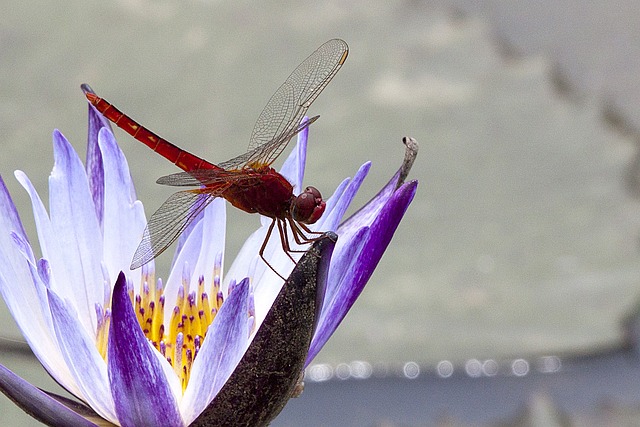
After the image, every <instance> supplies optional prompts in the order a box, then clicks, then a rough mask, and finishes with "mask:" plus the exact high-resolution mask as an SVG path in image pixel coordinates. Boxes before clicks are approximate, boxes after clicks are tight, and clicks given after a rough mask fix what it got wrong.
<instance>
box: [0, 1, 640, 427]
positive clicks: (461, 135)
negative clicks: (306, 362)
mask: <svg viewBox="0 0 640 427" xmlns="http://www.w3.org/2000/svg"><path fill="white" fill-rule="evenodd" d="M532 3H533V4H532ZM0 4H1V5H2V18H1V19H0V147H1V152H2V155H1V156H0V174H1V175H2V177H3V178H4V180H5V181H6V183H7V185H8V187H9V190H10V191H11V194H12V196H13V198H14V201H15V202H16V204H17V205H18V209H19V212H20V214H21V217H22V220H23V222H24V224H25V227H26V228H27V230H28V232H29V233H31V236H33V241H36V239H35V228H34V226H33V218H32V215H31V209H30V203H29V201H28V198H27V196H26V193H25V192H24V190H23V189H22V188H21V187H20V186H19V185H18V183H17V182H16V181H15V179H14V178H13V171H14V170H16V169H20V170H23V171H25V172H26V173H27V175H28V176H29V177H30V178H31V180H32V181H33V183H34V185H35V186H36V188H38V190H39V191H40V194H41V196H42V197H43V198H44V199H46V198H47V179H48V175H49V173H50V171H51V168H52V166H53V158H52V148H51V147H52V145H51V132H52V131H53V129H55V128H57V129H60V130H61V131H62V133H63V134H65V136H66V137H67V138H68V139H69V140H70V141H71V143H72V144H73V145H74V147H75V148H76V150H77V151H78V152H79V153H80V154H81V156H82V157H84V152H85V143H86V120H87V119H86V109H87V106H86V102H85V100H84V97H83V94H82V92H81V91H80V89H79V86H80V84H81V83H84V82H86V83H89V84H91V85H92V87H93V88H94V89H95V90H96V92H97V93H98V94H99V95H100V96H103V97H105V98H106V99H108V100H109V101H111V102H113V103H114V104H116V105H117V106H118V107H119V108H120V109H121V110H123V111H125V112H127V113H128V114H130V115H131V116H132V117H134V118H135V119H136V120H138V121H139V122H141V123H142V124H144V125H146V126H148V127H149V128H150V129H152V130H154V131H155V132H157V133H159V134H160V135H162V136H164V137H165V138H167V139H169V140H170V141H172V142H174V143H176V144H177V145H179V146H181V147H183V148H185V149H187V150H189V151H191V152H193V153H195V154H198V155H200V156H202V157H204V158H206V159H208V160H210V161H212V162H214V163H216V162H221V161H224V160H227V159H229V158H231V157H233V156H235V155H237V154H240V153H242V152H244V151H245V150H246V146H247V143H248V140H249V135H250V133H251V130H252V128H253V124H254V122H255V120H256V118H257V117H258V114H259V113H260V111H261V110H262V107H263V106H264V105H265V104H266V102H267V100H268V99H269V97H270V96H271V95H272V93H273V92H274V91H275V90H276V89H277V88H278V86H279V85H280V84H281V83H282V82H283V81H284V80H285V79H286V77H287V76H288V75H289V73H290V72H291V71H292V70H293V69H294V68H295V66H297V65H298V64H299V63H300V62H301V61H302V60H303V59H304V58H306V57H307V56H308V55H309V54H310V53H311V52H312V51H313V50H314V49H316V48H317V47H318V46H319V45H320V44H322V43H323V42H324V41H326V40H328V39H331V38H335V37H339V38H342V39H344V40H346V41H347V42H348V43H349V46H350V54H349V58H348V60H347V62H346V64H345V66H344V67H343V69H342V70H341V71H340V73H339V74H338V75H337V76H336V78H335V79H334V80H333V81H332V83H331V84H330V85H329V87H328V88H327V89H326V90H325V92H324V93H323V94H322V96H320V98H319V99H318V100H317V101H316V102H315V103H314V105H313V106H312V108H311V109H310V110H309V113H310V114H311V115H315V114H320V115H321V118H320V120H318V121H317V122H316V123H315V124H314V125H313V126H312V127H311V132H310V137H309V157H308V164H307V172H306V176H305V181H306V183H308V184H312V185H314V186H316V187H318V188H319V189H320V190H321V191H322V193H323V194H324V195H327V196H328V195H329V194H331V192H332V191H333V189H334V188H335V187H336V186H337V185H338V183H339V182H341V181H342V180H343V179H344V178H345V177H348V176H353V174H354V173H355V171H356V170H357V168H358V167H359V166H360V165H361V164H362V163H364V162H365V161H368V160H371V161H372V162H373V167H372V169H371V172H370V174H369V176H368V178H367V180H366V182H365V186H364V187H363V189H362V190H361V191H360V193H359V196H358V198H357V199H356V201H355V206H360V205H362V204H363V203H365V202H366V201H367V200H368V199H369V198H370V197H371V196H373V195H374V194H375V193H376V192H377V190H378V189H379V188H380V187H381V186H382V185H384V183H386V182H387V180H388V179H389V177H390V176H391V175H392V174H393V173H394V172H395V171H396V170H397V168H398V167H399V165H400V163H401V161H402V156H403V149H404V147H403V146H402V144H401V139H402V137H403V136H412V137H414V138H416V139H417V140H418V142H419V143H420V144H421V151H420V154H419V156H418V159H417V161H416V163H415V165H414V169H413V170H412V171H411V175H410V178H413V179H418V180H419V181H420V185H419V187H418V193H417V194H416V197H415V200H414V202H413V204H412V205H411V206H410V208H409V210H408V212H407V215H406V217H405V219H404V221H403V222H402V223H401V224H400V227H399V229H398V231H397V233H396V235H395V237H394V240H393V241H392V243H391V245H390V247H389V249H388V250H387V253H386V254H385V256H384V258H383V259H382V261H381V263H380V265H379V267H378V269H377V271H376V273H375V274H374V276H373V277H372V279H371V281H370V282H369V284H368V286H367V288H366V289H365V291H364V292H363V294H362V296H361V297H360V299H359V300H358V302H357V303H356V305H355V306H354V308H353V309H352V310H351V312H350V314H349V315H348V316H347V317H346V319H345V320H344V322H343V323H342V325H341V326H340V328H339V329H338V331H337V332H336V334H335V335H334V336H333V338H332V339H331V340H330V341H329V343H328V345H327V346H326V347H325V349H324V350H323V352H322V353H321V354H320V355H319V356H318V357H317V359H316V360H315V362H316V365H315V366H314V367H313V368H312V369H311V370H310V371H309V372H308V375H307V387H306V390H305V393H304V394H303V395H302V397H300V398H299V399H295V400H293V401H291V402H290V404H289V405H288V406H287V407H286V408H285V410H284V412H283V414H282V415H281V416H280V417H279V418H278V419H277V420H276V421H275V422H274V423H273V425H274V426H290V425H291V426H294V425H309V426H314V425H317V426H334V425H336V426H337V425H354V426H361V425H371V426H425V425H531V422H534V421H535V420H537V421H535V422H538V424H536V425H601V424H599V423H612V422H613V424H611V425H622V424H621V423H623V422H624V423H627V425H636V424H635V423H636V422H640V421H639V420H640V411H639V410H638V407H637V405H638V404H639V403H640V370H639V369H638V366H637V363H638V361H637V360H636V358H635V352H634V347H633V343H634V335H633V334H632V332H633V330H634V323H633V322H634V320H635V318H634V317H633V310H634V307H635V305H636V302H637V299H638V296H639V295H640V263H639V261H640V253H639V251H638V249H639V240H638V239H639V237H640V236H639V231H640V205H639V203H638V195H640V187H639V186H638V183H639V182H640V170H639V167H640V157H639V156H638V151H637V148H638V141H639V136H640V133H639V132H638V130H637V129H639V128H640V118H638V117H639V116H638V115H637V111H640V108H639V107H640V79H638V77H637V75H638V70H639V69H640V19H639V17H640V2H639V1H633V0H626V1H625V0H619V1H613V2H610V1H607V2H606V1H603V0H599V1H595V2H586V1H564V2H556V1H543V2H508V1H499V0H487V1H471V0H469V1H464V0H457V1H456V0H437V1H430V2H426V1H425V2H421V1H409V0H407V1H394V2H389V1H381V0H373V1H351V2H340V1H333V2H332V1H329V2H323V1H307V0H304V1H299V2H290V3H289V2H261V3H253V2H238V1H223V0H220V1H206V0H200V1H180V2H179V1H175V0H158V1H150V0H131V1H126V0H119V1H112V2H87V1H79V0H70V1H66V2H51V1H43V0H37V1H31V2H19V1H12V0H4V1H1V2H0ZM116 136H117V137H118V139H119V142H120V145H121V147H122V149H123V151H124V152H125V154H126V156H127V159H128V161H129V165H130V168H131V172H132V175H133V178H134V182H135V183H136V188H137V191H138V195H139V197H140V199H141V200H142V201H143V203H144V204H145V207H146V210H147V213H150V212H152V211H153V210H155V209H156V208H157V207H158V206H159V205H160V204H161V203H162V202H163V201H164V200H165V199H166V197H168V196H169V195H170V194H171V189H170V188H163V187H161V186H158V185H156V184H155V180H156V178H157V177H159V176H162V175H167V174H169V173H172V172H175V169H174V167H173V166H172V165H170V164H168V162H166V161H165V160H163V159H162V158H160V157H159V156H155V155H152V154H151V153H150V152H149V151H148V149H147V148H146V147H143V146H142V145H141V144H139V143H138V142H136V141H134V140H133V139H132V138H130V137H128V136H126V135H125V134H124V133H122V132H120V131H119V130H118V131H117V133H116ZM228 216H229V226H228V237H227V239H228V249H227V253H228V258H227V259H228V260H231V259H233V257H234V255H235V253H236V252H237V250H238V249H239V247H240V245H241V243H242V242H243V241H244V239H245V238H246V237H247V236H248V235H249V234H250V233H251V231H252V230H253V229H254V228H255V227H256V226H257V224H258V218H255V217H253V216H250V215H246V214H244V213H242V212H240V211H236V210H232V211H229V215H228ZM169 262H170V255H167V256H164V257H161V258H160V261H159V265H158V268H157V270H158V271H159V275H160V276H162V277H166V272H167V271H168V270H167V269H168V264H169ZM623 319H627V323H626V324H625V325H626V329H623V328H621V325H622V324H623V322H622V321H623ZM0 322H1V325H2V328H1V332H0V335H1V336H2V339H0V363H2V364H4V365H6V366H8V367H9V368H10V369H12V370H14V371H15V372H16V373H18V374H20V375H22V376H24V377H26V378H27V379H29V380H30V381H32V382H34V383H36V384H37V385H38V386H40V387H42V388H45V389H47V390H53V391H57V392H60V389H59V387H57V386H56V385H55V384H54V383H53V382H52V381H51V380H50V379H49V377H48V376H47V374H46V373H45V372H44V370H43V369H42V368H41V367H40V365H39V364H38V362H37V361H36V360H35V359H34V358H33V357H32V356H31V354H30V352H29V351H28V348H25V346H24V345H23V344H22V343H21V342H22V338H21V334H20V332H19V331H18V330H17V327H16V326H15V324H14V323H13V321H12V320H11V317H10V315H9V314H8V312H7V310H6V309H5V307H4V306H2V308H1V309H0ZM625 331H626V332H625ZM531 420H534V421H531ZM612 420H613V421H612ZM0 422H2V423H3V424H7V425H8V424H9V423H11V425H16V426H17V425H31V424H32V421H31V419H30V418H29V417H28V416H26V415H25V414H23V413H22V412H21V411H20V410H19V409H17V408H16V407H14V406H13V405H12V404H11V403H10V401H9V400H8V399H5V398H0ZM617 422H619V423H618V424H616V423H617ZM527 423H529V424H527Z"/></svg>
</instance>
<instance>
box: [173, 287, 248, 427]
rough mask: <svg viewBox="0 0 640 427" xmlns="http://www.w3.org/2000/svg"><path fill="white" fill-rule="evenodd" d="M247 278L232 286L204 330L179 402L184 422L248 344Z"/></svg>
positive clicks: (206, 402) (224, 377) (228, 373)
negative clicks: (187, 384) (187, 382)
mask: <svg viewBox="0 0 640 427" xmlns="http://www.w3.org/2000/svg"><path fill="white" fill-rule="evenodd" d="M248 296H249V280H248V279H244V280H243V281H242V282H240V283H239V284H237V285H236V287H235V288H234V290H233V292H232V293H231V294H230V295H229V296H228V297H227V299H226V300H225V301H224V304H222V307H221V308H220V312H219V313H218V314H217V315H216V318H215V320H214V321H213V323H212V325H211V326H210V327H209V330H208V331H207V337H206V339H205V340H204V343H203V345H202V348H201V349H200V352H199V353H198V357H197V358H196V360H195V362H194V364H193V369H192V370H191V380H190V382H189V386H188V387H187V390H186V391H185V393H184V397H183V398H182V401H181V402H180V407H181V409H182V410H181V412H182V414H183V417H184V420H185V423H186V424H189V423H191V422H192V421H193V420H195V419H196V418H197V417H198V415H200V413H201V412H202V411H203V410H204V409H205V408H206V407H207V406H208V405H209V404H210V403H211V401H212V400H213V398H214V397H215V396H216V394H218V392H219V391H220V389H221V388H222V386H223V385H224V384H225V383H226V382H227V380H228V379H229V377H230V376H231V373H232V372H233V371H234V369H235V368H236V366H238V362H240V359H241V358H242V356H243V355H244V353H245V351H246V350H247V347H248V346H249V339H248V337H249V334H248V318H247V313H248V304H247V298H248Z"/></svg>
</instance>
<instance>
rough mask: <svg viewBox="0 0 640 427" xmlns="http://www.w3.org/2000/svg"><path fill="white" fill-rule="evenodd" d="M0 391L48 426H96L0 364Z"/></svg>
mask: <svg viewBox="0 0 640 427" xmlns="http://www.w3.org/2000/svg"><path fill="white" fill-rule="evenodd" d="M0 391H2V392H3V393H4V394H5V395H6V396H7V397H8V398H9V399H11V400H12V401H13V402H14V403H15V404H16V405H18V406H19V407H20V408H21V409H22V410H23V411H25V412H26V413H27V414H29V415H31V416H32V417H33V418H35V419H36V420H38V421H40V422H41V423H43V424H46V425H50V426H85V427H96V424H93V423H92V422H90V421H88V420H87V419H85V418H83V417H82V416H80V415H78V414H77V413H75V412H73V411H72V410H71V409H69V408H68V407H66V406H65V405H63V404H62V403H60V402H58V401H57V400H55V399H53V398H52V397H49V396H48V395H47V394H46V393H45V392H43V391H42V390H40V389H39V388H37V387H34V386H33V385H31V384H29V383H28V382H27V381H25V380H24V379H22V378H20V377H19V376H17V375H16V374H14V373H13V372H11V371H10V370H9V369H7V368H5V367H4V366H2V365H0Z"/></svg>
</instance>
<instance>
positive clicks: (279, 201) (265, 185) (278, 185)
mask: <svg viewBox="0 0 640 427" xmlns="http://www.w3.org/2000/svg"><path fill="white" fill-rule="evenodd" d="M348 53H349V47H348V46H347V43H346V42H344V41H343V40H339V39H333V40H329V41H328V42H326V43H324V44H323V45H322V46H320V47H319V48H318V49H317V50H316V51H315V52H313V53H312V54H311V55H310V56H309V57H308V58H307V59H305V60H304V61H303V62H302V63H301V64H300V65H298V67H297V68H296V69H295V70H293V72H292V73H291V75H290V76H289V77H288V78H287V80H285V82H284V83H283V84H282V86H280V87H279V88H278V90H277V91H276V93H275V94H274V95H273V96H272V97H271V99H270V100H269V102H268V103H267V105H266V106H265V107H264V109H263V110H262V113H260V116H259V117H258V121H257V122H256V124H255V126H254V128H253V132H252V134H251V139H250V140H249V149H248V151H247V152H246V153H244V154H241V155H239V156H237V157H235V158H233V159H231V160H228V161H226V162H224V163H219V164H217V165H214V164H212V163H209V162H208V161H206V160H204V159H202V158H200V157H198V156H195V155H193V154H191V153H189V152H187V151H185V150H182V149H180V148H179V147H177V146H176V145H174V144H172V143H170V142H169V141H167V140H166V139H164V138H162V137H160V136H158V135H156V134H155V133H153V132H151V131H150V130H148V129H147V128H145V127H144V126H141V125H140V124H138V123H137V122H135V121H134V120H133V119H131V118H130V117H129V116H127V115H126V114H124V113H122V112H121V111H120V110H118V109H117V108H116V107H115V106H114V105H112V104H110V103H109V102H108V101H106V100H104V99H102V98H100V97H98V96H97V95H96V94H95V92H94V91H93V90H92V89H91V88H90V87H89V86H88V85H86V84H83V85H82V90H83V91H84V93H85V95H86V97H87V99H88V100H89V102H90V103H91V104H93V105H94V106H95V107H96V109H97V110H98V111H99V112H100V113H102V114H103V115H104V116H105V117H106V118H107V119H109V120H110V121H112V122H113V123H114V124H116V125H117V126H118V127H120V128H122V129H123V130H124V131H125V132H127V133H128V134H130V135H131V136H133V137H134V138H135V139H137V140H138V141H140V142H142V143H143V144H145V145H147V146H148V147H149V148H151V149H152V150H153V151H155V152H156V153H158V154H160V155H161V156H163V157H165V158H166V159H168V160H169V161H171V162H172V163H174V164H175V165H176V166H178V167H179V168H181V169H182V170H184V172H180V173H176V174H172V175H168V176H164V177H161V178H159V179H158V180H157V182H158V183H159V184H164V185H171V186H198V187H199V188H196V189H190V190H184V191H179V192H177V193H175V194H173V195H172V196H171V197H169V199H167V201H166V202H164V204H162V206H160V208H159V209H158V210H157V211H156V212H155V213H154V214H153V215H152V216H151V218H150V219H149V222H148V224H147V227H146V229H145V231H144V235H143V238H142V242H141V243H140V245H139V246H138V249H137V250H136V252H135V255H134V256H133V261H132V262H131V269H132V270H133V269H136V268H138V267H140V266H142V265H144V264H146V263H148V262H149V261H151V260H152V259H154V258H155V257H156V256H158V255H159V254H160V253H162V252H163V251H164V250H165V249H167V247H169V245H171V243H173V242H174V241H175V240H176V239H177V238H178V236H180V233H182V232H183V231H184V230H185V229H186V227H187V226H188V225H189V224H190V223H191V222H192V221H194V220H195V219H196V218H197V217H198V215H199V214H200V213H201V212H202V211H203V209H204V208H205V207H206V206H207V205H208V204H209V203H211V201H212V200H213V199H214V198H216V197H224V198H225V199H226V200H227V201H228V202H229V203H231V204H232V205H233V206H235V207H236V208H238V209H242V210H243V211H245V212H249V213H259V214H261V215H264V216H267V217H270V218H271V219H272V222H271V225H270V226H269V229H268V231H267V235H266V237H265V240H264V243H263V244H262V247H261V248H260V257H261V258H262V259H263V261H264V262H265V263H266V264H267V265H268V266H269V268H271V270H273V271H274V272H275V273H276V274H278V275H279V276H280V277H282V276H281V275H280V274H279V273H278V272H277V271H276V270H275V269H274V268H273V267H272V266H271V264H269V262H268V261H267V260H266V259H265V257H264V250H265V248H266V246H267V242H268V241H269V237H270V236H271V233H272V232H273V229H274V227H275V226H277V227H278V232H279V234H280V240H281V242H282V248H283V250H284V252H285V253H286V254H287V255H288V256H289V258H291V260H292V261H293V262H294V263H295V260H294V259H293V257H292V256H291V253H292V252H298V251H295V250H292V249H291V247H290V245H289V238H288V229H290V230H291V234H292V235H293V238H294V240H295V242H296V243H297V244H299V245H302V244H307V243H310V242H312V241H313V240H314V238H313V237H308V236H307V234H311V235H313V234H316V235H317V234H320V233H316V232H313V231H311V230H310V229H309V228H308V227H307V225H306V224H313V223H315V222H316V221H317V220H318V219H319V218H320V217H321V216H322V213H323V212H324V209H325V202H324V201H323V200H322V196H321V195H320V192H319V191H318V190H317V189H316V188H314V187H307V188H306V189H305V190H304V191H303V192H302V193H301V194H300V195H298V196H295V195H294V194H293V186H292V185H291V184H290V183H289V181H287V180H286V179H285V178H284V177H283V176H282V175H280V174H279V173H278V172H276V171H275V170H274V169H273V168H272V167H271V164H272V163H273V162H274V161H275V159H276V158H277V157H278V156H279V155H280V153H282V151H283V150H284V149H285V147H286V146H287V144H288V143H289V141H290V140H291V138H293V137H294V136H295V135H296V134H297V133H298V132H300V131H302V130H303V129H305V128H307V127H308V126H309V125H310V124H311V123H313V122H314V121H316V120H317V119H318V117H320V116H315V117H312V118H311V119H308V120H306V121H304V122H301V120H302V118H303V117H304V115H305V113H306V112H307V110H308V109H309V107H310V106H311V104H312V103H313V101H315V99H316V98H317V97H318V95H320V93H321V92H322V90H323V89H324V88H325V87H326V86H327V85H328V84H329V82H330V81H331V79H332V78H333V77H334V76H335V75H336V73H337V72H338V70H340V68H341V67H342V64H344V62H345V60H346V59H347V55H348ZM305 233H307V234H305Z"/></svg>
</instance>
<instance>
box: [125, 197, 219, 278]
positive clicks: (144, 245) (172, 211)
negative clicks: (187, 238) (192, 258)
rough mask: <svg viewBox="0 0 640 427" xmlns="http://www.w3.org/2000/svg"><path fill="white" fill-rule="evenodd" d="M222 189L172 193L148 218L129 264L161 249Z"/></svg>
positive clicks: (143, 260) (141, 261)
mask: <svg viewBox="0 0 640 427" xmlns="http://www.w3.org/2000/svg"><path fill="white" fill-rule="evenodd" d="M229 185H230V184H229ZM227 187H228V186H227ZM224 189H226V188H222V187H221V188H219V189H216V191H211V189H208V188H203V189H195V190H186V191H180V192H178V193H175V194H173V195H171V197H169V198H168V199H167V201H166V202H164V203H163V204H162V206H160V208H159V209H158V210H157V211H156V212H155V213H154V214H153V215H152V216H151V218H149V222H148V223H147V227H146V228H145V230H144V235H143V236H142V242H140V245H139V246H138V249H136V253H135V254H134V255H133V260H132V261H131V267H130V268H131V269H132V270H135V269H136V268H138V267H141V266H143V265H144V264H146V263H148V262H149V261H151V260H152V259H154V258H155V257H157V256H158V255H160V254H161V253H162V252H164V251H165V249H167V248H168V247H169V245H171V243H173V242H174V241H175V240H176V239H177V238H178V237H179V236H180V233H182V232H183V231H184V230H185V228H187V226H188V225H189V224H190V223H191V222H193V220H195V219H196V218H197V217H198V215H199V214H200V213H201V212H202V211H203V210H204V208H206V207H207V205H208V204H209V203H211V201H212V200H213V199H215V198H216V197H217V196H219V195H220V194H221V193H222V191H224Z"/></svg>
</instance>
